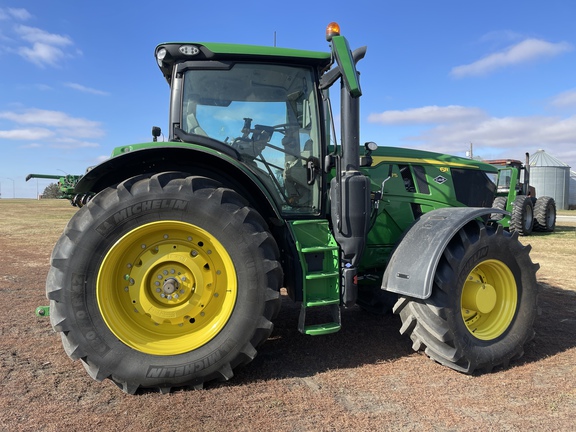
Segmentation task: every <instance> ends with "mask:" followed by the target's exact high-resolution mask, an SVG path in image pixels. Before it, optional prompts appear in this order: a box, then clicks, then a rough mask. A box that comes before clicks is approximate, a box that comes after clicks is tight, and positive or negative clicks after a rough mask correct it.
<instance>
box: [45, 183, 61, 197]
mask: <svg viewBox="0 0 576 432" xmlns="http://www.w3.org/2000/svg"><path fill="white" fill-rule="evenodd" d="M42 198H43V199H51V198H60V187H58V184H57V183H50V184H49V185H48V186H46V188H45V189H44V192H42Z"/></svg>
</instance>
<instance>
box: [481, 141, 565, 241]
mask: <svg viewBox="0 0 576 432" xmlns="http://www.w3.org/2000/svg"><path fill="white" fill-rule="evenodd" d="M486 162H487V163H489V164H491V165H494V166H495V167H496V168H498V180H497V182H496V184H497V190H496V197H495V198H494V202H493V204H492V206H493V207H494V208H497V209H500V210H506V211H507V212H508V213H509V214H498V213H495V214H493V217H494V219H495V220H498V222H499V223H500V224H501V225H502V226H503V227H505V228H508V229H509V230H510V231H516V232H518V234H520V235H522V236H526V235H530V234H531V233H532V231H540V232H551V231H554V228H555V227H556V202H555V201H554V198H552V197H549V196H541V197H539V198H536V189H535V188H534V187H533V186H531V185H530V155H529V154H528V153H526V162H525V163H524V164H523V163H522V162H521V161H519V160H514V159H498V160H488V161H486Z"/></svg>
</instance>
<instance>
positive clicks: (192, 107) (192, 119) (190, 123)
mask: <svg viewBox="0 0 576 432" xmlns="http://www.w3.org/2000/svg"><path fill="white" fill-rule="evenodd" d="M195 111H196V103H195V102H194V101H191V100H190V101H188V105H187V110H186V112H188V114H186V116H185V117H184V121H185V124H184V131H185V132H188V133H191V134H196V135H202V136H208V134H207V133H206V131H205V130H204V129H202V127H201V126H200V124H199V123H198V120H197V119H196V115H195V114H194V112H195Z"/></svg>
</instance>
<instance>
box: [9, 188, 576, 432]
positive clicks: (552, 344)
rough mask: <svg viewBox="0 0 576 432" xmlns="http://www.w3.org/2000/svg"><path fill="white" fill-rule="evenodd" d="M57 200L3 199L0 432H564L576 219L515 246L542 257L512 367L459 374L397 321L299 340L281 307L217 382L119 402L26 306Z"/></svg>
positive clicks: (357, 316)
mask: <svg viewBox="0 0 576 432" xmlns="http://www.w3.org/2000/svg"><path fill="white" fill-rule="evenodd" d="M74 211H75V210H74V209H73V208H71V207H70V206H69V204H68V203H67V202H65V201H43V202H42V201H32V200H29V201H26V200H0V216H1V217H0V220H1V221H0V246H1V247H0V250H1V251H2V255H1V258H0V299H1V300H0V301H1V303H0V304H1V305H2V309H1V310H2V314H3V317H2V322H1V324H0V365H1V366H0V381H1V389H2V390H1V393H0V430H2V431H31V430H39V431H43V430H46V431H56V430H67V431H76V430H90V429H92V430H106V431H116V430H118V431H120V430H159V431H181V430H194V431H220V430H229V431H248V430H250V431H260V430H262V431H263V430H266V431H341V430H354V431H376V430H378V431H381V430H395V431H396V430H416V429H417V430H424V431H426V430H435V431H460V430H467V431H476V430H478V431H479V430H484V431H485V430H505V431H507V430H539V431H540V430H550V431H552V430H554V431H561V430H562V431H567V430H574V424H575V423H576V422H575V419H574V417H575V415H576V364H575V363H576V282H574V281H575V280H576V265H575V264H576V259H575V257H576V223H573V222H561V223H560V224H559V226H558V229H557V232H556V233H554V234H551V235H542V234H541V235H536V236H533V237H529V238H525V239H523V243H531V244H532V245H533V253H532V257H533V260H534V261H535V262H540V264H541V269H540V271H539V272H538V280H539V282H540V284H541V286H542V292H541V296H540V303H541V308H542V314H541V316H540V317H539V318H538V320H537V322H536V325H535V329H536V332H537V335H536V338H535V339H534V340H533V342H531V343H530V344H529V345H528V346H527V347H526V351H525V355H524V357H523V358H522V359H520V360H519V361H517V362H515V363H514V364H512V365H511V367H510V368H509V369H506V370H498V371H495V372H494V373H491V374H489V375H481V376H466V375H462V374H459V373H457V372H454V371H452V370H449V369H446V368H444V367H442V366H440V365H438V364H436V363H434V362H433V361H431V360H430V359H428V358H427V357H425V356H424V355H422V354H417V353H413V352H412V350H411V346H410V341H409V340H408V339H405V338H403V337H401V336H400V335H399V333H398V329H399V327H400V324H399V320H398V318H397V317H394V316H388V317H384V318H382V317H376V316H372V315H368V314H366V313H363V312H362V311H360V310H359V309H351V310H346V311H344V312H343V324H344V326H343V330H342V331H341V332H339V333H336V334H333V335H329V336H321V337H316V338H313V337H310V336H303V335H301V334H299V333H298V331H297V329H296V324H297V320H298V309H297V307H296V306H295V305H294V304H292V303H291V302H290V301H289V300H287V299H285V301H284V303H283V309H282V312H281V313H280V316H279V317H278V319H277V320H276V321H275V330H274V332H273V334H272V337H271V338H270V340H269V341H268V342H267V343H266V344H265V345H263V346H262V347H261V349H260V351H259V355H258V357H257V358H256V359H255V360H254V361H253V362H252V363H251V364H250V365H248V366H247V367H245V368H244V369H242V370H240V371H238V372H237V373H236V376H235V377H234V378H233V379H232V380H231V381H229V382H227V383H224V384H212V385H210V386H208V388H206V389H205V390H200V391H178V392H175V393H172V394H169V395H161V394H156V393H148V394H143V395H138V396H128V395H126V394H124V393H122V392H121V391H120V390H119V389H118V388H117V387H116V386H115V385H114V384H113V383H112V382H110V381H105V382H103V383H98V382H95V381H93V380H92V379H91V378H90V377H89V376H88V375H87V374H86V373H85V371H84V369H83V368H82V366H81V365H80V363H78V362H72V361H71V360H70V359H69V358H68V357H67V356H66V354H65V353H64V350H63V348H62V346H61V343H60V338H59V336H58V335H56V334H55V333H54V332H53V331H52V329H51V327H50V323H49V320H48V319H46V318H36V317H35V316H34V309H35V308H36V306H38V305H45V304H47V301H46V298H45V295H44V282H45V277H46V274H47V271H48V267H49V256H50V252H51V250H52V246H53V245H54V243H55V242H56V240H57V238H58V237H59V235H60V233H61V231H62V229H63V227H64V225H65V224H66V222H67V220H68V219H69V218H70V216H71V215H72V214H73V213H74Z"/></svg>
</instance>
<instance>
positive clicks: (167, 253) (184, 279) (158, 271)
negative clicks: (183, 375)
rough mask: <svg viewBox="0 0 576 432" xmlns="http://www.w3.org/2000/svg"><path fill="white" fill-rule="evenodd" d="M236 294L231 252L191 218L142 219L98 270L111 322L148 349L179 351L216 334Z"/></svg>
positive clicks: (102, 304)
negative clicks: (157, 220)
mask: <svg viewBox="0 0 576 432" xmlns="http://www.w3.org/2000/svg"><path fill="white" fill-rule="evenodd" d="M236 296H237V282H236V271H235V269H234V265H233V263H232V259H231V258H230V255H229V254H228V252H227V251H226V250H225V248H224V247H223V246H222V244H221V243H220V242H219V241H218V240H217V239H216V238H215V237H214V236H212V235H211V234H209V233H208V232H207V231H205V230H203V229H201V228H199V227H197V226H195V225H192V224H188V223H184V222H179V221H160V222H152V223H148V224H145V225H142V226H140V227H138V228H135V229H134V230H132V231H130V232H129V233H127V234H126V235H124V236H123V237H122V238H120V239H119V240H118V241H117V242H116V243H115V244H114V245H113V246H112V248H111V249H110V250H109V251H108V253H107V254H106V256H105V257H104V261H103V262H102V265H101V267H100V271H99V272H98V278H97V282H96V297H97V300H98V307H99V309H100V313H101V314H102V317H103V318H104V321H105V322H106V325H107V326H108V328H109V329H110V330H111V331H112V333H114V335H115V336H116V337H117V338H118V339H119V340H120V341H122V342H123V343H124V344H126V345H128V346H130V347H132V348H133V349H135V350H138V351H140V352H143V353H147V354H154V355H176V354H182V353H185V352H188V351H191V350H194V349H197V348H199V347H201V346H203V345H205V344H206V343H208V342H209V341H210V340H212V339H213V338H214V337H215V336H216V335H217V334H218V333H219V332H220V331H221V330H222V328H223V327H224V326H225V325H226V323H227V322H228V319H229V318H230V316H231V314H232V310H233V309H234V304H235V302H236Z"/></svg>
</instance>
